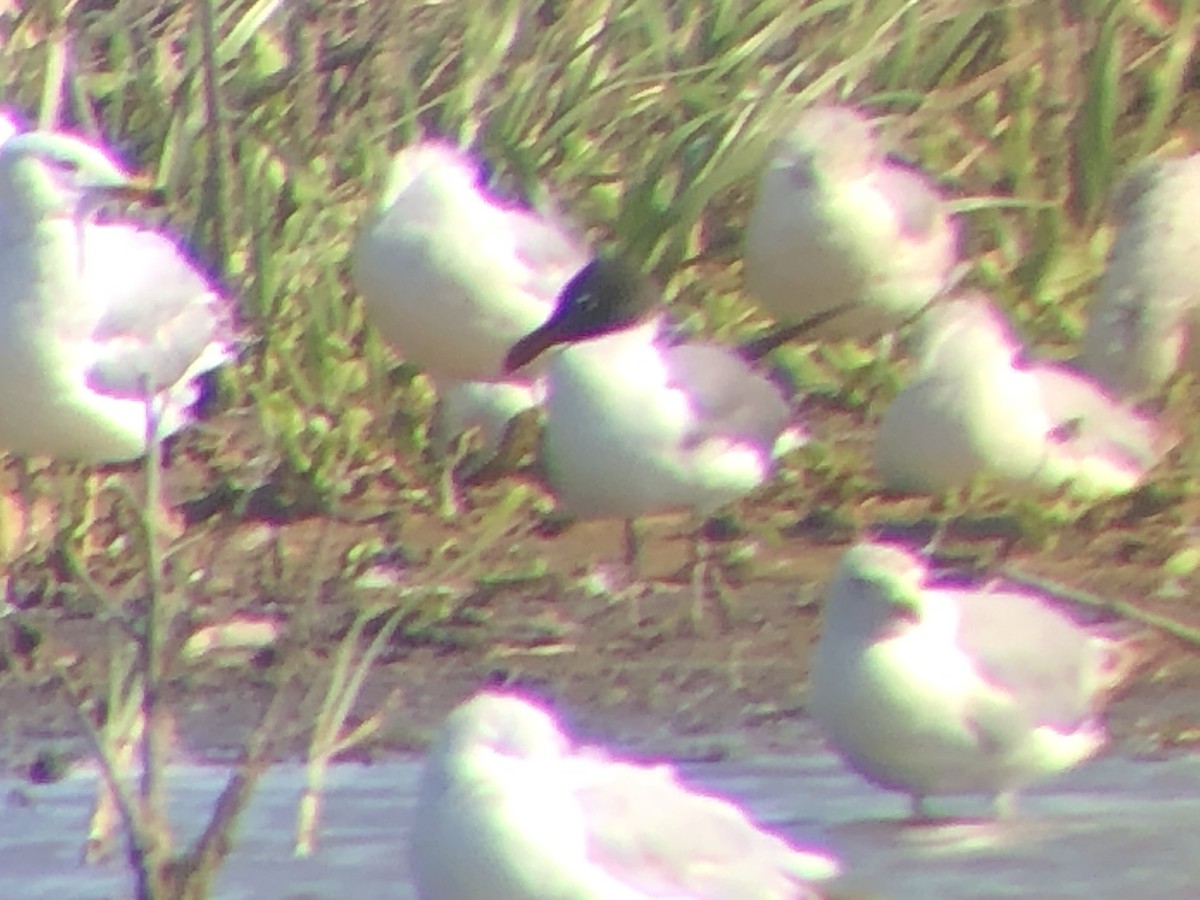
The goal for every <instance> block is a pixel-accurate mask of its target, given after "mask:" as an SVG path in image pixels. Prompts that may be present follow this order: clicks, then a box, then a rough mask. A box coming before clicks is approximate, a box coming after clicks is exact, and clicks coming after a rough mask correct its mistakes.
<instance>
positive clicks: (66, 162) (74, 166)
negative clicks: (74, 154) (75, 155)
mask: <svg viewBox="0 0 1200 900" xmlns="http://www.w3.org/2000/svg"><path fill="white" fill-rule="evenodd" d="M46 162H48V163H49V164H50V165H51V166H53V167H54V168H56V169H58V171H60V172H66V173H69V174H74V173H76V172H78V171H79V160H77V159H72V158H71V157H69V156H52V157H49V158H48V159H47V160H46Z"/></svg>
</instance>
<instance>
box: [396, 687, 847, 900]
mask: <svg viewBox="0 0 1200 900" xmlns="http://www.w3.org/2000/svg"><path fill="white" fill-rule="evenodd" d="M410 850H411V854H410V858H411V863H412V870H413V876H414V881H415V884H416V889H417V896H418V897H419V898H421V900H476V898H480V897H489V898H494V900H543V898H544V900H576V898H578V900H585V898H586V900H617V898H620V900H650V898H676V900H684V898H687V900H743V898H745V900H750V898H754V900H785V898H796V900H799V898H811V897H817V896H819V894H818V893H817V890H816V888H815V887H813V886H812V884H811V883H812V882H814V881H823V880H826V879H829V878H832V877H834V876H836V875H837V874H838V871H839V867H838V864H837V862H836V861H834V860H833V859H832V858H831V857H829V856H827V855H826V854H823V853H818V852H814V851H810V850H801V849H799V848H796V847H794V846H792V845H790V844H789V843H787V842H786V841H785V840H783V839H782V838H780V837H778V836H776V835H774V834H771V833H770V832H768V831H765V830H763V829H761V828H759V827H758V826H757V825H755V824H754V823H753V822H752V821H751V820H750V819H749V818H748V817H747V816H746V814H745V813H744V812H743V811H742V810H741V809H739V808H738V807H737V806H735V805H734V804H732V803H730V802H729V801H726V800H722V799H720V798H718V797H713V796H708V795H706V794H702V793H699V792H697V791H693V790H691V789H689V788H688V787H687V786H686V785H684V784H683V783H681V782H680V781H679V780H678V778H677V776H676V775H675V773H674V771H673V770H672V769H671V768H670V767H669V766H665V765H656V766H645V765H639V764H635V763H629V762H622V761H620V760H616V759H611V758H609V757H608V756H606V755H604V754H603V753H602V752H601V751H598V750H587V749H577V748H575V747H573V746H572V744H571V741H570V740H569V738H568V737H567V736H566V735H565V734H563V732H562V731H561V730H560V729H559V727H558V724H557V723H556V722H555V720H554V718H553V717H552V716H551V715H550V713H548V712H547V711H546V710H544V709H542V708H541V707H539V706H537V705H535V704H533V703H531V702H530V701H528V700H525V699H522V698H521V697H519V696H516V695H514V694H504V693H498V692H484V693H480V694H477V695H476V696H475V697H473V698H471V699H470V700H468V701H466V702H465V703H463V704H462V705H461V706H459V707H458V708H457V709H455V710H454V711H453V712H452V713H451V714H450V716H449V718H447V720H446V722H445V724H444V725H443V727H442V729H441V732H440V733H439V734H438V736H437V737H436V739H435V740H434V743H433V745H432V747H431V748H430V754H429V759H428V761H427V762H426V765H425V769H424V772H423V773H422V776H421V781H420V786H419V790H418V797H417V808H416V813H415V818H414V821H413V831H412V843H411V848H410Z"/></svg>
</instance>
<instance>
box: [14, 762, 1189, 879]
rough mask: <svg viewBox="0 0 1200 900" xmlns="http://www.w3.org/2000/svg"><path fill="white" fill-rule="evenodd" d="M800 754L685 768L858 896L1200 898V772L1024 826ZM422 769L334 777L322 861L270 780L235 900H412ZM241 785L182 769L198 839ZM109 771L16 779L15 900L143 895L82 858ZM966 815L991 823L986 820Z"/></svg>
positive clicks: (1034, 794)
mask: <svg viewBox="0 0 1200 900" xmlns="http://www.w3.org/2000/svg"><path fill="white" fill-rule="evenodd" d="M804 744H805V747H806V749H805V750H804V751H803V752H800V753H797V754H796V755H794V756H792V757H786V758H785V757H777V758H767V759H758V760H754V761H751V762H737V763H728V762H725V763H697V764H685V765H683V766H681V767H680V769H681V772H682V774H683V775H684V777H685V778H686V779H687V780H688V781H689V782H691V783H693V784H696V785H700V786H703V787H705V788H707V789H710V790H712V791H716V792H719V793H722V794H726V795H728V796H732V797H735V798H737V799H738V800H739V801H740V802H742V803H743V804H744V805H746V806H747V807H748V808H749V809H750V810H751V811H752V812H753V813H754V814H755V815H756V816H757V817H759V818H760V819H761V820H762V821H764V822H766V823H768V824H770V825H771V826H772V827H774V828H777V829H778V830H780V831H781V832H783V833H785V834H787V835H789V836H790V837H792V838H794V839H796V840H797V841H801V842H808V843H812V844H816V845H821V846H825V847H827V848H829V849H831V850H833V851H834V852H835V853H837V854H839V855H840V856H841V858H842V860H843V861H844V863H845V867H846V870H847V872H848V873H849V878H850V881H849V884H848V886H849V887H853V888H854V889H855V890H856V891H862V892H864V893H865V894H866V895H867V896H877V897H885V898H912V900H917V898H921V900H925V898H956V900H957V898H992V897H996V898H1000V897H1054V898H1063V900H1068V898H1075V897H1078V898H1084V897H1087V898H1095V897H1123V896H1131V895H1132V896H1142V897H1145V898H1148V900H1149V898H1154V900H1171V898H1181V900H1182V898H1194V897H1196V896H1200V852H1198V850H1197V848H1198V846H1200V845H1198V844H1197V837H1196V836H1197V833H1198V831H1200V760H1198V759H1196V758H1193V757H1188V756H1180V757H1176V758H1172V759H1167V760H1156V761H1135V760H1131V759H1127V758H1122V757H1117V756H1113V757H1108V758H1104V759H1100V760H1097V761H1095V762H1092V763H1090V764H1087V765H1085V766H1083V767H1081V768H1079V769H1077V770H1076V771H1074V772H1071V773H1069V774H1067V775H1066V776H1064V777H1062V778H1059V779H1057V780H1054V781H1052V782H1049V783H1048V784H1045V785H1043V786H1041V787H1039V788H1035V789H1032V790H1030V791H1029V792H1027V794H1025V795H1024V796H1023V797H1022V802H1021V805H1020V807H1019V813H1018V815H1017V816H1016V817H1015V818H1013V819H1011V820H1006V821H1001V822H994V821H991V820H989V819H986V818H978V817H980V816H984V815H986V813H987V812H988V805H987V803H986V802H984V801H983V800H980V799H975V798H954V799H951V800H945V801H942V803H941V804H940V805H939V806H938V811H939V812H946V813H950V814H952V815H955V816H957V817H959V818H957V819H955V820H948V821H946V822H944V823H940V824H936V825H913V824H910V823H907V822H905V821H903V818H902V817H903V816H904V815H905V813H906V811H907V806H906V802H905V800H904V798H902V797H900V796H898V795H893V794H886V793H884V792H882V791H878V790H875V789H873V788H871V787H870V786H869V785H867V784H865V783H864V782H862V781H861V780H859V779H858V778H856V777H855V776H853V775H851V774H850V773H848V772H846V771H845V770H844V769H843V768H842V766H841V765H840V763H839V762H838V761H837V760H836V759H835V758H834V757H833V756H831V755H830V754H829V753H828V752H826V751H825V750H823V749H822V748H821V746H820V744H819V743H818V742H817V741H816V740H815V739H811V740H807V741H805V742H804ZM418 772H419V761H418V760H412V759H405V760H395V761H391V762H386V763H380V764H375V765H370V766H359V765H340V766H337V767H335V768H333V769H332V770H331V771H330V773H329V778H328V782H327V789H326V794H325V809H324V818H323V823H324V828H323V830H322V833H321V842H320V845H319V847H318V850H317V853H316V855H315V856H314V857H313V858H311V859H295V858H294V857H293V856H292V852H291V848H292V841H293V835H294V831H295V810H296V800H297V798H298V796H299V794H300V791H301V788H302V786H303V769H302V768H301V767H300V766H298V765H284V766H278V767H276V768H275V769H273V770H272V771H271V772H270V773H268V775H267V776H266V777H265V779H264V781H263V782H262V785H261V787H260V789H259V791H258V792H257V794H256V795H255V798H254V802H253V803H252V804H251V806H250V808H249V810H248V811H247V814H246V816H245V817H244V819H243V820H242V826H241V829H240V833H239V836H238V840H237V843H236V849H235V851H234V853H233V855H232V856H231V857H230V859H229V861H228V863H227V864H226V866H225V868H224V869H223V870H222V872H221V876H220V878H219V879H218V890H217V896H219V897H221V898H224V900H251V898H280V900H284V898H287V900H327V898H328V900H334V898H344V897H350V896H353V897H356V898H363V900H370V898H385V897H386V898H411V897H412V896H413V894H412V891H411V888H410V887H409V886H408V884H407V873H406V869H405V859H404V847H405V845H406V837H407V828H408V824H409V816H410V813H411V810H412V806H413V801H414V796H415V788H416V778H417V775H418ZM224 779H225V773H224V772H223V771H222V770H220V769H217V768H212V767H195V766H178V767H174V768H173V769H172V770H171V775H170V779H169V783H170V788H171V793H172V797H173V810H172V816H173V819H172V821H173V823H174V824H175V827H176V829H177V832H178V833H180V835H181V836H188V837H190V836H191V835H193V834H195V833H196V832H197V831H198V830H199V829H200V827H201V826H202V823H203V821H204V818H205V816H206V815H207V812H208V809H209V807H210V804H211V801H212V799H213V798H214V797H215V796H216V794H217V793H218V792H219V791H220V789H221V787H222V786H223V784H224ZM94 789H95V773H94V772H89V771H86V770H83V771H79V772H77V773H75V774H72V775H71V776H70V777H68V778H67V779H65V780H64V781H62V782H59V783H58V784H53V785H44V786H30V785H26V784H23V783H17V782H15V781H10V782H8V783H6V784H4V785H3V790H4V792H5V794H7V796H8V802H7V808H6V810H5V814H4V815H3V816H2V817H0V897H12V898H29V900H101V898H110V897H119V896H124V895H127V893H128V890H129V884H130V881H129V879H128V878H127V877H126V875H125V873H124V872H123V871H122V869H121V866H120V865H119V864H118V863H112V864H107V865H104V866H100V867H89V866H85V865H83V864H82V863H80V862H79V854H80V848H81V846H82V840H83V836H84V834H85V830H86V824H87V819H88V816H89V814H90V805H91V802H92V799H93V794H94ZM967 817H976V818H974V819H970V818H967Z"/></svg>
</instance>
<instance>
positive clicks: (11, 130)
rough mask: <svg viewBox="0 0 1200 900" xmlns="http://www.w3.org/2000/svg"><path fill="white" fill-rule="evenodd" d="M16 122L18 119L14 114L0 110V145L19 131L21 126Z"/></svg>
mask: <svg viewBox="0 0 1200 900" xmlns="http://www.w3.org/2000/svg"><path fill="white" fill-rule="evenodd" d="M18 122H19V119H18V117H17V114H16V113H13V112H9V111H8V110H6V109H0V144H3V143H4V142H5V141H7V140H8V139H9V138H10V137H12V136H13V135H14V134H17V133H18V132H20V131H21V126H20V125H19V124H18Z"/></svg>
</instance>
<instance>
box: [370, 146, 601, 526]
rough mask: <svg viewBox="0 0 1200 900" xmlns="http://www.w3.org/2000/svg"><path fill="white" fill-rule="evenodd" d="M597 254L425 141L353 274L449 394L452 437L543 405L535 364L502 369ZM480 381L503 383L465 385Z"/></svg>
mask: <svg viewBox="0 0 1200 900" xmlns="http://www.w3.org/2000/svg"><path fill="white" fill-rule="evenodd" d="M589 255H590V254H589V253H588V251H587V249H586V246H585V244H584V242H583V240H582V239H581V238H580V237H579V236H578V235H576V234H575V233H574V231H573V230H572V229H571V228H570V227H569V226H568V225H567V224H566V223H565V222H564V221H563V220H562V219H561V218H560V217H557V216H555V215H553V214H552V213H550V212H549V211H544V210H536V209H532V208H529V207H526V206H522V205H519V204H516V203H513V202H510V201H508V200H505V199H502V198H501V197H500V196H498V195H497V194H496V193H494V192H493V191H491V190H490V189H489V188H488V187H487V186H486V184H485V183H484V176H483V173H482V171H481V165H480V163H479V162H478V161H476V160H475V159H474V158H473V157H472V156H470V155H469V154H468V153H467V152H466V151H464V150H461V149H459V148H457V147H454V146H452V145H450V144H448V143H445V142H443V141H438V140H424V141H420V142H418V143H415V144H412V145H411V146H408V147H405V148H403V149H402V150H400V151H399V152H398V153H397V154H396V155H395V157H394V158H393V160H392V164H391V169H390V172H389V177H388V181H387V184H386V185H385V187H384V191H383V193H382V195H381V196H380V198H379V201H378V202H377V203H376V205H375V208H374V211H373V213H372V215H371V217H370V219H369V221H368V223H367V225H366V227H365V228H364V229H363V231H362V233H361V234H360V235H359V237H358V239H357V241H356V242H355V245H354V252H353V258H352V270H353V275H354V281H355V284H356V285H357V287H358V290H359V292H360V293H361V294H362V297H363V301H364V303H365V305H366V312H367V315H368V316H369V318H370V320H371V321H372V322H373V323H374V325H375V326H376V327H377V328H378V329H379V331H380V333H381V334H382V335H383V338H384V339H385V340H386V341H387V342H388V343H389V344H390V345H391V346H392V347H393V348H395V349H396V351H397V352H399V353H400V355H401V356H402V357H403V358H404V359H405V360H407V361H409V362H411V363H413V364H414V365H416V366H417V367H419V368H421V369H423V370H424V371H425V372H426V373H427V374H428V375H429V376H430V377H431V378H432V379H433V380H434V382H435V383H436V384H437V385H438V387H439V390H440V392H441V393H442V394H443V395H447V394H449V395H452V397H451V402H450V403H449V404H448V406H449V409H447V410H445V411H444V412H443V415H442V420H441V421H442V424H443V427H445V428H447V429H449V430H453V429H455V428H461V429H467V428H469V427H471V426H473V425H476V424H477V423H478V422H483V423H485V424H487V423H492V422H493V421H494V420H495V419H497V418H498V417H499V416H502V415H505V414H507V413H508V412H509V411H510V410H511V411H513V413H514V414H515V412H519V411H521V410H522V409H527V408H530V407H533V406H535V405H536V404H537V403H538V402H539V400H540V395H541V386H540V385H539V384H538V383H537V379H538V373H537V372H536V371H534V369H536V367H533V369H530V370H522V371H511V372H505V371H502V370H501V362H502V360H503V358H504V355H505V353H506V352H507V351H508V349H509V347H510V346H512V344H513V342H514V341H516V340H517V339H518V338H520V337H522V336H523V335H525V334H527V333H528V332H529V331H531V330H532V329H534V328H536V327H537V326H538V325H539V324H540V323H541V322H542V321H543V320H544V319H545V318H546V316H547V315H549V313H550V310H551V309H552V308H553V306H554V298H555V297H556V296H557V295H558V293H559V291H560V290H561V289H562V287H563V285H564V284H566V282H567V280H568V279H569V278H570V277H571V276H572V275H573V274H574V273H575V272H576V271H577V270H578V269H579V267H580V266H582V265H583V264H584V263H585V262H586V261H587V259H588V257H589ZM476 381H482V382H501V383H504V385H505V386H504V388H501V389H496V390H492V389H488V388H480V389H474V388H470V387H465V388H461V387H460V386H459V385H460V384H461V383H463V382H476ZM514 401H516V402H514ZM493 430H494V429H493ZM453 463H454V460H453V459H451V460H450V461H449V463H448V464H447V468H446V471H445V473H444V474H445V476H446V479H447V481H444V483H443V490H442V494H443V496H442V501H443V507H444V509H445V510H446V511H447V512H449V511H451V510H453V508H454V506H455V501H454V497H453V490H452V489H451V487H450V486H449V483H448V478H449V470H450V468H451V467H452V466H453Z"/></svg>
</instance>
